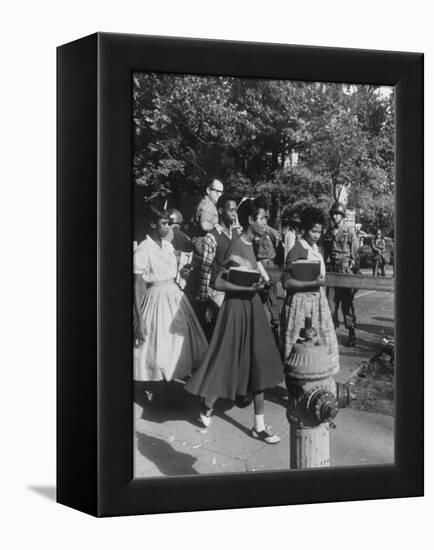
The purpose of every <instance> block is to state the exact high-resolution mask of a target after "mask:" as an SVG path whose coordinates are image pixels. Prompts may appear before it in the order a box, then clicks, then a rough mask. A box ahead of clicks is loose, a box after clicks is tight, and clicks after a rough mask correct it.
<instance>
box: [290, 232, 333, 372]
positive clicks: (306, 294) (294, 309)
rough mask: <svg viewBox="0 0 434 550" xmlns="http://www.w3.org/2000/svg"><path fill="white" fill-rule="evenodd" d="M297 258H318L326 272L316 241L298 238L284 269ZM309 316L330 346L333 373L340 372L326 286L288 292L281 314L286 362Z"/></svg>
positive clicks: (321, 339) (319, 337) (325, 344)
mask: <svg viewBox="0 0 434 550" xmlns="http://www.w3.org/2000/svg"><path fill="white" fill-rule="evenodd" d="M296 260H318V261H319V262H320V264H321V275H323V276H324V275H325V265H324V259H323V257H322V254H321V253H320V252H319V250H318V247H317V246H316V245H313V246H310V245H309V244H308V243H307V242H306V241H305V240H304V239H299V240H298V241H297V242H296V244H295V245H294V246H293V248H292V249H291V250H290V251H289V253H288V256H287V258H286V262H285V270H290V269H291V265H292V262H295V261H296ZM306 317H311V319H312V327H313V328H314V329H316V331H317V333H318V339H319V341H320V343H321V344H323V345H324V346H326V348H327V350H328V353H329V356H330V360H331V364H332V366H333V373H336V372H338V371H339V346H338V340H337V338H336V331H335V328H334V325H333V319H332V316H331V313H330V307H329V304H328V301H327V296H326V294H325V291H324V288H323V287H318V288H317V289H312V291H302V292H290V291H288V292H287V295H286V299H285V304H284V306H283V309H282V318H281V327H282V329H283V330H284V331H285V333H284V337H283V357H284V360H285V362H286V360H287V359H288V357H289V354H290V353H291V349H292V346H293V345H294V344H295V343H296V342H297V340H298V339H299V338H300V329H302V328H303V327H304V323H305V319H306Z"/></svg>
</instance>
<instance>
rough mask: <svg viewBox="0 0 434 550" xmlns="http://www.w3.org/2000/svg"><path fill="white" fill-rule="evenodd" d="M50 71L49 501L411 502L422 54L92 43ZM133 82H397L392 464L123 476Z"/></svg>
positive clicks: (90, 509) (121, 505)
mask: <svg viewBox="0 0 434 550" xmlns="http://www.w3.org/2000/svg"><path fill="white" fill-rule="evenodd" d="M57 63H58V84H57V97H58V104H57V112H58V142H57V148H58V169H57V179H58V199H57V200H58V241H57V242H58V248H57V250H58V278H57V280H58V291H57V292H58V340H57V342H58V363H57V364H58V367H57V396H58V401H57V406H58V408H57V411H58V413H57V445H58V446H57V449H58V450H57V465H58V466H57V500H58V502H60V503H62V504H65V505H68V506H71V507H73V508H76V509H79V510H82V511H84V512H87V513H90V514H93V515H96V516H114V515H128V514H150V513H153V514H154V513H161V512H177V511H193V510H210V509H225V508H240V507H254V506H269V505H287V504H300V503H315V502H332V501H350V500H362V499H379V498H396V497H411V496H420V495H422V494H423V55H422V54H419V53H405V52H385V51H370V50H354V49H351V50H349V49H337V48H321V47H307V46H289V45H274V44H259V43H244V42H230V41H217V40H198V39H187V38H182V39H181V38H168V37H153V36H139V35H122V34H108V33H97V34H94V35H91V36H89V37H86V38H83V39H80V40H77V41H75V42H72V43H70V44H66V45H63V46H61V47H59V48H58V52H57ZM134 71H145V72H163V73H178V74H200V75H228V76H239V77H256V78H273V79H289V80H302V81H324V82H347V83H362V84H368V83H370V84H377V85H389V86H395V90H396V218H397V223H396V233H395V234H396V243H397V245H396V246H397V250H396V269H395V279H396V290H395V301H396V325H395V340H396V373H397V376H396V418H395V422H396V425H395V463H394V464H391V465H383V466H363V467H346V468H341V467H339V468H325V469H312V470H302V471H300V470H297V471H273V472H252V473H243V474H235V473H234V474H224V475H222V474H220V475H198V476H183V477H161V478H152V479H150V478H143V479H133V414H132V406H133V398H132V397H133V396H132V388H133V386H132V367H131V368H129V365H132V346H131V338H132V336H131V325H132V307H131V304H132V275H131V265H132V256H131V254H132V249H131V246H132V135H133V132H132V73H133V72H134ZM410 228H411V234H410Z"/></svg>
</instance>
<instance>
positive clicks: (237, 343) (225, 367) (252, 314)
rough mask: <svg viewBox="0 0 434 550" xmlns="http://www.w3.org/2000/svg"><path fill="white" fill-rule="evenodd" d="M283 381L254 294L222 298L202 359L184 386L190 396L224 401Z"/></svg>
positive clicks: (270, 335)
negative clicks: (209, 340) (207, 346)
mask: <svg viewBox="0 0 434 550" xmlns="http://www.w3.org/2000/svg"><path fill="white" fill-rule="evenodd" d="M282 381H283V367H282V362H281V360H280V355H279V351H278V349H277V347H276V344H275V342H274V338H273V335H272V332H271V329H270V327H269V325H268V322H267V318H266V316H265V312H264V306H263V305H262V303H261V300H260V299H259V296H258V295H257V294H254V295H253V296H252V295H250V294H249V295H242V294H240V295H237V296H233V295H232V296H231V297H226V298H225V300H224V302H223V305H222V307H221V308H220V311H219V314H218V317H217V321H216V325H215V328H214V332H213V335H212V338H211V342H210V346H209V349H208V352H207V354H206V357H205V359H204V361H203V363H202V364H201V366H200V367H199V368H198V369H197V371H196V372H195V373H194V374H193V376H192V378H191V379H190V380H189V381H188V382H187V384H186V385H185V389H186V390H187V391H189V392H190V393H193V394H194V395H200V396H201V397H208V398H210V399H211V398H219V397H222V398H226V399H230V400H232V401H234V400H235V398H236V396H237V395H239V396H244V395H247V394H248V393H256V392H260V391H263V390H265V389H267V388H272V387H274V386H276V385H277V384H279V383H280V382H282Z"/></svg>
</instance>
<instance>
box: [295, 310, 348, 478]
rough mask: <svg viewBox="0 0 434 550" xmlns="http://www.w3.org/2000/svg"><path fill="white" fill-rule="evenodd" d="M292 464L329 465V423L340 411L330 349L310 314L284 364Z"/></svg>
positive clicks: (308, 465)
mask: <svg viewBox="0 0 434 550" xmlns="http://www.w3.org/2000/svg"><path fill="white" fill-rule="evenodd" d="M285 381H286V386H287V388H288V412H287V417H288V421H289V423H290V443H291V449H290V451H291V453H290V455H291V468H309V467H318V466H329V465H330V443H329V423H332V425H334V422H333V420H334V418H335V417H336V415H337V412H338V404H337V401H336V383H335V380H334V378H333V367H332V364H331V361H330V356H329V355H328V352H327V349H326V348H325V347H324V346H321V345H320V344H319V343H318V342H317V333H316V330H315V329H314V328H312V324H311V320H310V318H306V321H305V326H304V328H303V329H302V330H301V331H300V340H299V341H298V342H297V343H296V344H294V345H293V347H292V350H291V353H290V355H289V357H288V359H287V361H286V364H285Z"/></svg>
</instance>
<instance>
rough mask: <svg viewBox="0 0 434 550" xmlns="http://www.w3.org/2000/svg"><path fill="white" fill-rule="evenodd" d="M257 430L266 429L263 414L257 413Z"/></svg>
mask: <svg viewBox="0 0 434 550" xmlns="http://www.w3.org/2000/svg"><path fill="white" fill-rule="evenodd" d="M255 430H256V431H257V432H262V431H264V430H265V422H264V415H263V414H255Z"/></svg>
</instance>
